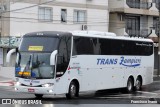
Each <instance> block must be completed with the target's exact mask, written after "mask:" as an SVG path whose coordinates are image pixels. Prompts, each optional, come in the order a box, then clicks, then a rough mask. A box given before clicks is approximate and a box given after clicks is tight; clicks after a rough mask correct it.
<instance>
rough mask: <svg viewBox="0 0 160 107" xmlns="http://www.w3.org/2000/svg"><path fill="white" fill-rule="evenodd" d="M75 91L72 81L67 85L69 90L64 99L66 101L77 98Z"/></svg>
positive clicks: (76, 88)
mask: <svg viewBox="0 0 160 107" xmlns="http://www.w3.org/2000/svg"><path fill="white" fill-rule="evenodd" d="M77 90H78V87H77V85H76V84H75V82H74V81H72V82H71V83H70V85H69V90H68V93H67V94H66V98H67V99H72V98H75V97H76V96H77Z"/></svg>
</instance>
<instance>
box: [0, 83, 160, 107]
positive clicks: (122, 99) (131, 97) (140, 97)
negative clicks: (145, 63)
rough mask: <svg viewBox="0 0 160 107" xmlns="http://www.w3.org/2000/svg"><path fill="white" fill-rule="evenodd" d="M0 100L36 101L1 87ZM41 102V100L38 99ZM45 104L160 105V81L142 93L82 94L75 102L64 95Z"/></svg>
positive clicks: (116, 90) (120, 91) (44, 98)
mask: <svg viewBox="0 0 160 107" xmlns="http://www.w3.org/2000/svg"><path fill="white" fill-rule="evenodd" d="M0 98H24V99H27V100H31V99H35V96H34V95H32V94H24V93H16V92H14V88H13V87H2V86H1V87H0ZM38 100H39V99H38ZM40 100H42V103H43V104H44V103H45V104H76V105H81V104H131V103H135V101H141V102H142V103H143V104H145V103H146V102H145V101H148V100H149V101H151V102H150V104H152V103H156V102H157V103H158V104H160V81H155V82H153V83H152V84H150V85H148V86H145V87H143V90H142V91H138V92H134V93H132V94H127V93H125V92H124V89H114V90H104V91H97V92H87V93H81V94H80V97H79V98H77V99H73V100H67V99H66V98H65V96H64V95H58V96H49V95H46V96H44V97H43V99H40Z"/></svg>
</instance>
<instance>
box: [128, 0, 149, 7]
mask: <svg viewBox="0 0 160 107" xmlns="http://www.w3.org/2000/svg"><path fill="white" fill-rule="evenodd" d="M126 3H127V5H128V6H129V7H130V8H137V9H150V8H151V7H152V3H150V2H142V1H141V2H131V1H129V0H127V1H126Z"/></svg>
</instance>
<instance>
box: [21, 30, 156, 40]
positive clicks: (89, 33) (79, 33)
mask: <svg viewBox="0 0 160 107" xmlns="http://www.w3.org/2000/svg"><path fill="white" fill-rule="evenodd" d="M72 35H73V36H81V37H95V38H106V39H119V40H130V41H146V42H153V41H152V40H151V39H146V38H138V37H125V36H116V34H115V33H111V32H100V31H72V32H63V31H40V32H32V33H27V34H25V35H24V36H23V37H40V36H41V37H62V36H72Z"/></svg>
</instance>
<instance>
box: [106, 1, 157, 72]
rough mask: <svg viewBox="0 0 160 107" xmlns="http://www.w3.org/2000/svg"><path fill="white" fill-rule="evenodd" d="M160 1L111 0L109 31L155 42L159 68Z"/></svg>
mask: <svg viewBox="0 0 160 107" xmlns="http://www.w3.org/2000/svg"><path fill="white" fill-rule="evenodd" d="M159 3H160V0H109V10H110V15H109V16H110V17H109V21H110V23H109V31H110V32H114V33H116V34H117V35H122V36H123V35H124V36H130V37H145V38H146V37H149V38H151V39H153V41H154V42H155V69H157V68H158V63H157V61H158V60H157V57H158V35H159V34H158V29H159V28H158V21H159V18H158V17H159V11H158V8H159Z"/></svg>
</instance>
